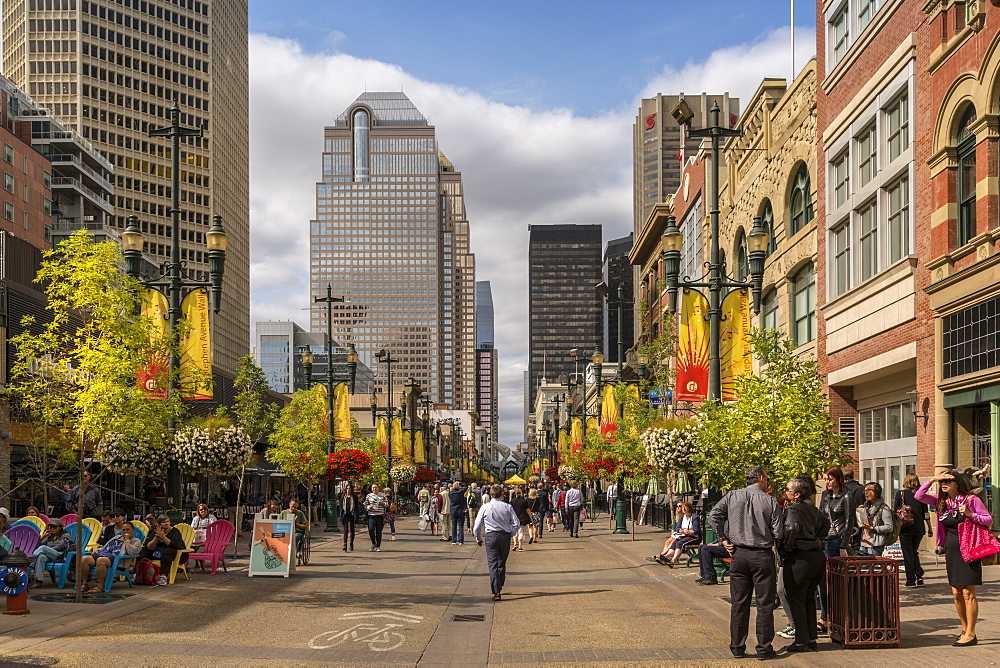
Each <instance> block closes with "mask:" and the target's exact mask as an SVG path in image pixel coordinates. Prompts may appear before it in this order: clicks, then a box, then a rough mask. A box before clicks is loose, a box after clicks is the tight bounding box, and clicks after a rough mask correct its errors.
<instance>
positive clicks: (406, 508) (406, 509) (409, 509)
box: [396, 501, 420, 517]
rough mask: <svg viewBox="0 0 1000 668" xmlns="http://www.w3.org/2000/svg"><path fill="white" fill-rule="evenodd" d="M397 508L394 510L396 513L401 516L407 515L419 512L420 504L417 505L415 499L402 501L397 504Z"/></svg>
mask: <svg viewBox="0 0 1000 668" xmlns="http://www.w3.org/2000/svg"><path fill="white" fill-rule="evenodd" d="M398 508H399V510H398V511H397V512H396V514H397V515H399V516H401V517H406V516H407V515H416V514H417V513H418V512H420V506H419V505H417V502H416V501H403V502H402V503H401V504H399V505H398Z"/></svg>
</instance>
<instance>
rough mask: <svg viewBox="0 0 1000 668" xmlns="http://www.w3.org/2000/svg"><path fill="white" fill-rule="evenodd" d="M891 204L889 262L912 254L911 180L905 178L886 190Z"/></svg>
mask: <svg viewBox="0 0 1000 668" xmlns="http://www.w3.org/2000/svg"><path fill="white" fill-rule="evenodd" d="M886 194H887V200H888V204H889V262H890V263H895V262H898V261H899V260H901V259H903V258H904V257H906V256H907V255H909V254H910V181H909V179H906V178H903V179H900V180H899V181H897V182H896V183H894V184H893V185H891V186H889V189H888V190H887V191H886Z"/></svg>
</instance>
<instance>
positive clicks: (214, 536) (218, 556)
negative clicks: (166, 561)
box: [188, 520, 236, 575]
mask: <svg viewBox="0 0 1000 668" xmlns="http://www.w3.org/2000/svg"><path fill="white" fill-rule="evenodd" d="M235 532H236V527H234V526H233V525H232V524H231V523H230V522H229V521H228V520H216V521H215V522H212V523H211V524H209V525H208V528H207V529H205V547H204V548H202V550H201V552H192V553H191V554H190V555H188V561H198V562H200V564H201V570H205V562H206V561H208V562H211V564H212V575H215V571H216V570H218V568H219V564H220V563H221V564H222V570H223V571H225V570H226V548H227V547H229V543H230V541H232V540H233V534H234V533H235Z"/></svg>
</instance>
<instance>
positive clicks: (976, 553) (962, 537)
mask: <svg viewBox="0 0 1000 668" xmlns="http://www.w3.org/2000/svg"><path fill="white" fill-rule="evenodd" d="M958 547H959V550H960V551H961V553H962V560H963V561H965V562H966V563H971V562H973V561H979V560H980V559H984V558H986V557H992V556H993V555H995V554H998V553H1000V541H998V540H997V539H996V538H995V537H994V536H993V534H991V533H990V530H989V529H987V528H986V527H984V526H983V525H982V524H979V523H978V522H973V521H971V520H969V519H966V521H964V522H962V523H961V524H959V525H958Z"/></svg>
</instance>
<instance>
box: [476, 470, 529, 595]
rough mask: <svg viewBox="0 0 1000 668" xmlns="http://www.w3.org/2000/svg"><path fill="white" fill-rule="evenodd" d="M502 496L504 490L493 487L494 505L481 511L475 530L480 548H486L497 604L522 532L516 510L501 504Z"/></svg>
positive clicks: (490, 503) (491, 586)
mask: <svg viewBox="0 0 1000 668" xmlns="http://www.w3.org/2000/svg"><path fill="white" fill-rule="evenodd" d="M502 496H503V487H501V486H500V485H493V486H492V487H490V502H489V503H488V504H485V505H484V506H483V507H482V508H481V509H480V510H479V514H477V515H476V524H475V525H474V526H473V529H472V533H473V535H474V536H475V537H476V544H477V545H483V543H484V542H485V544H486V563H487V565H488V566H489V569H490V590H491V591H492V592H493V600H494V601H499V600H500V595H501V593H502V592H503V586H504V584H505V582H506V579H507V557H508V556H509V555H510V541H511V537H512V536H513V535H514V534H516V533H517V531H518V529H520V528H521V524H520V522H518V519H517V515H515V514H514V509H513V508H512V507H511V505H510V504H509V503H505V502H504V501H501V500H500V497H502Z"/></svg>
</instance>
